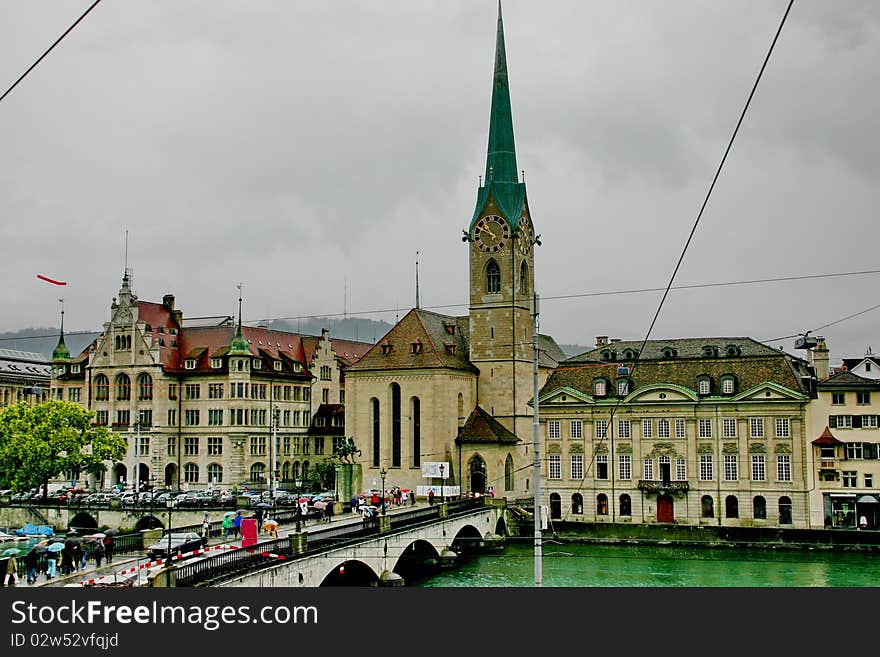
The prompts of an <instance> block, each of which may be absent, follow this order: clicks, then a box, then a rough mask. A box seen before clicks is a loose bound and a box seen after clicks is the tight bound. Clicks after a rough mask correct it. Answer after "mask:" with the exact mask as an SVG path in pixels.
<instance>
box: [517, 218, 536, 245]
mask: <svg viewBox="0 0 880 657" xmlns="http://www.w3.org/2000/svg"><path fill="white" fill-rule="evenodd" d="M534 242H535V236H534V233H533V232H532V222H530V221H529V219H528V217H526V216H523V218H522V219H520V220H519V231H518V235H517V238H516V248H517V249H519V252H520V253H521V254H523V255H528V254H529V251H531V250H532V244H534Z"/></svg>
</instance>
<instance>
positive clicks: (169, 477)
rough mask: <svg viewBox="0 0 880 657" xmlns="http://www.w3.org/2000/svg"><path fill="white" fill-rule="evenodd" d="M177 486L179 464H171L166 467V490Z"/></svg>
mask: <svg viewBox="0 0 880 657" xmlns="http://www.w3.org/2000/svg"><path fill="white" fill-rule="evenodd" d="M176 486H177V464H176V463H169V464H168V465H166V466H165V488H174V487H176Z"/></svg>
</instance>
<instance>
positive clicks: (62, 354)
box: [52, 299, 70, 361]
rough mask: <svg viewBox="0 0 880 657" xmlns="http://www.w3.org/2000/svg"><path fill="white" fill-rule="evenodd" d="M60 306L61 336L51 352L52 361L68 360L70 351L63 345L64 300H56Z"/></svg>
mask: <svg viewBox="0 0 880 657" xmlns="http://www.w3.org/2000/svg"><path fill="white" fill-rule="evenodd" d="M58 301H59V303H60V304H61V335H60V336H59V337H58V346H57V347H55V350H54V351H53V352H52V360H53V361H56V360H70V351H68V349H67V345H66V344H64V299H58Z"/></svg>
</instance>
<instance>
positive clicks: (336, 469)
mask: <svg viewBox="0 0 880 657" xmlns="http://www.w3.org/2000/svg"><path fill="white" fill-rule="evenodd" d="M333 482H334V484H335V486H336V500H335V501H336V502H338V501H339V466H338V465H337V466H335V467H334V468H333Z"/></svg>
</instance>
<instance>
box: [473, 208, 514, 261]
mask: <svg viewBox="0 0 880 657" xmlns="http://www.w3.org/2000/svg"><path fill="white" fill-rule="evenodd" d="M509 239H510V226H508V225H507V222H506V221H505V220H504V219H503V218H501V217H496V216H495V215H487V216H485V217H482V218H481V219H480V220H479V221H478V222H477V225H476V226H474V243H475V244H476V245H477V248H478V249H480V251H484V252H485V253H497V252H498V251H500V250H501V249H502V248H503V247H504V245H505V244H507V240H509Z"/></svg>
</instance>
